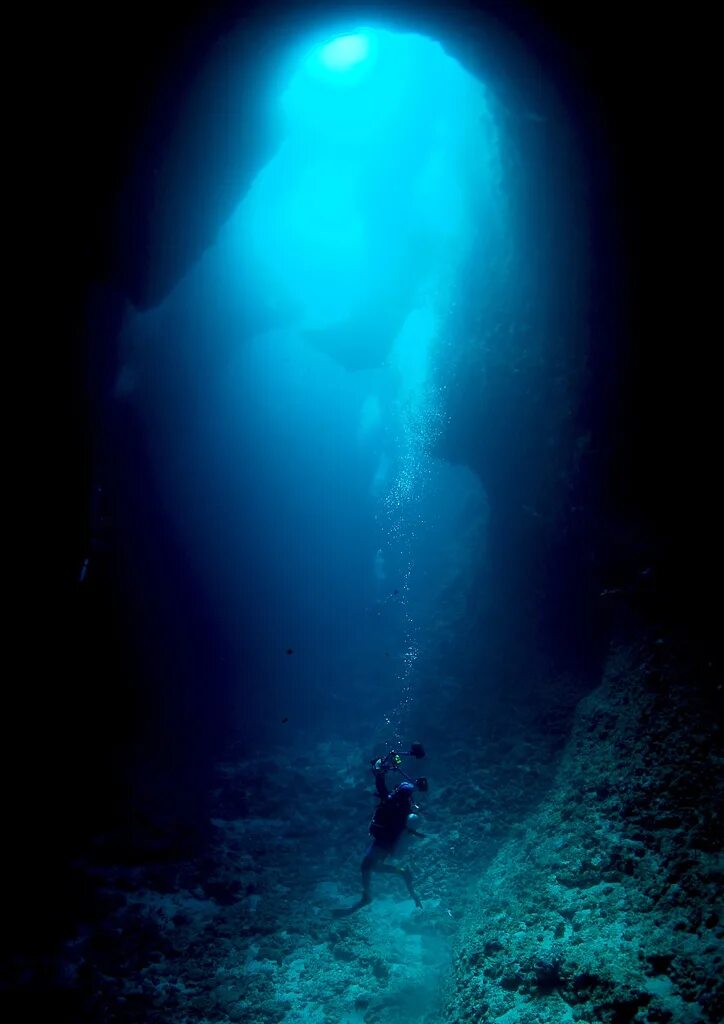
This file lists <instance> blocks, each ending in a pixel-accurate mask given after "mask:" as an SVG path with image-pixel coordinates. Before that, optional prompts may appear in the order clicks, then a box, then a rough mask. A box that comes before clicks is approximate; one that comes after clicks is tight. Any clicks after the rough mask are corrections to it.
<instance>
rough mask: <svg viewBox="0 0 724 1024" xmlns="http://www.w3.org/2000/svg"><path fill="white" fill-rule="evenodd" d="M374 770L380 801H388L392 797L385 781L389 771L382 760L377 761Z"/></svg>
mask: <svg viewBox="0 0 724 1024" xmlns="http://www.w3.org/2000/svg"><path fill="white" fill-rule="evenodd" d="M373 770H374V773H375V788H376V789H377V795H378V796H379V798H380V800H386V799H387V797H388V796H389V795H390V791H389V789H388V788H387V781H386V779H385V775H386V774H387V770H386V769H385V767H384V766H383V763H382V760H381V759H380V760H378V761H375V766H374V769H373Z"/></svg>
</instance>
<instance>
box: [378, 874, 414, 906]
mask: <svg viewBox="0 0 724 1024" xmlns="http://www.w3.org/2000/svg"><path fill="white" fill-rule="evenodd" d="M377 871H380V872H383V873H384V874H387V875H399V876H400V877H401V878H402V879H403V880H404V882H405V885H406V886H407V891H408V892H409V894H410V897H411V899H413V900H414V901H415V906H416V907H422V903H421V901H420V897H419V896H418V895H417V893H416V892H415V890H414V888H413V887H412V872H411V871H410V869H409V868H400V867H398V866H397V865H396V864H380V865H379V866H378V868H377Z"/></svg>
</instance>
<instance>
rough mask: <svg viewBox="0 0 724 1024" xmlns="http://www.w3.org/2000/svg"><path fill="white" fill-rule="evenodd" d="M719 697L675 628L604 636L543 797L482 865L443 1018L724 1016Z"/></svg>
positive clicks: (679, 1019)
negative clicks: (597, 667)
mask: <svg viewBox="0 0 724 1024" xmlns="http://www.w3.org/2000/svg"><path fill="white" fill-rule="evenodd" d="M720 699H721V697H720V693H719V692H718V690H717V685H716V683H715V681H714V679H713V678H712V676H711V667H710V666H708V665H702V664H697V663H696V662H692V661H691V660H690V659H689V657H688V655H687V654H686V653H685V652H682V651H681V650H678V651H677V650H676V645H675V643H674V644H672V643H671V641H670V640H669V639H666V638H663V637H656V636H655V635H652V636H650V637H648V638H646V639H645V640H640V641H639V643H638V644H637V645H635V646H633V647H631V646H629V645H628V644H626V645H621V646H615V647H613V648H612V650H611V653H610V655H609V657H608V660H607V664H606V671H605V675H604V679H603V682H602V684H601V685H600V687H598V688H597V689H596V690H595V691H593V692H592V693H591V694H590V695H589V696H588V697H586V698H585V699H584V700H583V701H582V702H581V704H580V706H579V708H578V710H577V712H576V716H575V723H574V727H573V731H572V733H571V737H570V740H569V743H568V745H567V747H566V749H565V751H564V754H563V757H562V759H561V762H560V767H559V770H558V773H557V776H556V778H555V780H554V781H553V784H552V786H551V790H550V792H549V794H548V796H547V797H546V798H545V799H544V800H543V801H542V802H541V804H540V806H539V808H538V810H537V811H535V812H534V813H533V814H532V815H531V816H530V817H529V818H528V819H527V820H524V821H522V822H520V823H519V825H518V826H517V828H516V829H514V834H513V837H512V838H511V839H510V840H509V841H508V842H507V843H506V844H505V845H504V846H503V847H502V849H501V850H500V852H499V854H498V856H497V858H496V860H495V861H494V863H493V864H492V865H490V867H489V868H488V869H487V870H486V871H485V872H484V873H483V875H482V877H481V880H480V883H479V886H478V892H477V896H476V898H475V899H474V900H473V901H472V908H471V910H470V911H469V913H468V915H467V924H466V927H465V928H464V929H463V933H462V936H461V940H460V942H459V951H458V955H457V959H456V963H455V969H454V988H453V992H452V994H451V998H450V1002H449V1006H448V1016H447V1019H449V1020H451V1021H459V1022H462V1021H470V1020H478V1019H481V1020H488V1019H490V1020H506V1021H507V1020H508V1019H510V1020H511V1021H512V1020H515V1021H519V1022H520V1024H525V1022H527V1021H531V1022H532V1021H536V1022H548V1021H550V1022H553V1021H564V1020H573V1021H587V1022H594V1021H595V1022H597V1024H609V1022H616V1024H620V1022H628V1021H636V1022H639V1024H643V1022H654V1021H656V1022H658V1021H669V1022H676V1024H687V1022H691V1024H694V1022H704V1021H707V1022H708V1021H711V1022H715V1021H719V1020H721V1019H722V1013H723V1012H724V990H722V984H721V960H722V955H723V949H724V944H723V943H722V938H723V932H722V913H723V912H724V907H723V906H722V881H723V878H722V865H721V857H720V852H719V851H720V844H721V821H722V818H721V815H722V810H724V808H723V806H722V798H723V797H724V793H723V792H722V774H721V758H722V733H721V729H720V727H719V724H718V721H717V716H716V708H717V705H718V704H719V702H720Z"/></svg>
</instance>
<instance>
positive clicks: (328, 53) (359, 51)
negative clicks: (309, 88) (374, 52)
mask: <svg viewBox="0 0 724 1024" xmlns="http://www.w3.org/2000/svg"><path fill="white" fill-rule="evenodd" d="M368 51H369V42H368V39H367V36H364V35H354V36H340V37H339V39H333V40H332V42H331V43H327V45H326V46H324V47H322V51H321V53H320V57H321V59H322V61H323V63H324V64H326V66H327V67H328V68H332V69H333V70H335V71H344V70H345V69H346V68H349V67H352V66H353V65H354V64H359V63H360V61H363V60H364V59H365V57H366V56H367V53H368Z"/></svg>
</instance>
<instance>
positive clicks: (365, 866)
mask: <svg viewBox="0 0 724 1024" xmlns="http://www.w3.org/2000/svg"><path fill="white" fill-rule="evenodd" d="M385 856H387V854H385ZM378 857H379V847H377V846H376V844H375V843H370V845H369V847H368V848H367V853H366V854H365V855H364V857H363V859H362V896H361V898H360V899H358V900H357V902H356V903H353V904H352V906H351V907H342V908H340V909H339V910H333V911H332V916H333V917H347V916H348V915H349V914H354V913H355V911H357V910H360V909H361V908H362V907H365V906H367V904H368V903H371V902H372V896H371V894H370V874H371V873H372V871H373V870H375V863H376V861H377V859H378Z"/></svg>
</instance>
